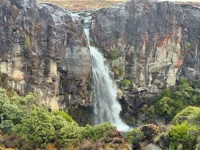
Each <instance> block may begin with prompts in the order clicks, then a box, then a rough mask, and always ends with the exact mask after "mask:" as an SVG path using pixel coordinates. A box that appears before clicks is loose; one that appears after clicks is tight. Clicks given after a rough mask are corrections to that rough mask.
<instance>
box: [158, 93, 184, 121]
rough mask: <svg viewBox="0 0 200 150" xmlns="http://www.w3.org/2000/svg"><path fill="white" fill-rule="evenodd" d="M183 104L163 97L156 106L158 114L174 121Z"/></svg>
mask: <svg viewBox="0 0 200 150" xmlns="http://www.w3.org/2000/svg"><path fill="white" fill-rule="evenodd" d="M181 105H182V104H181V102H180V101H175V100H174V99H171V98H169V97H163V98H162V99H160V100H159V101H158V103H157V104H156V106H155V107H156V108H157V109H156V113H157V114H159V115H162V116H164V117H166V119H170V120H171V119H172V118H173V117H174V116H175V115H176V113H177V112H179V111H180V110H181Z"/></svg>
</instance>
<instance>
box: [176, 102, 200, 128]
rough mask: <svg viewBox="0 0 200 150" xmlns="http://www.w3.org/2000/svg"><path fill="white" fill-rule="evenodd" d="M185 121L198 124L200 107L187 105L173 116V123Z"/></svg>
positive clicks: (199, 122)
mask: <svg viewBox="0 0 200 150" xmlns="http://www.w3.org/2000/svg"><path fill="white" fill-rule="evenodd" d="M185 120H186V121H187V122H189V123H190V124H192V125H196V126H197V125H199V124H200V108H199V107H192V106H189V107H187V108H185V109H184V110H182V111H181V112H179V113H178V114H176V116H175V117H174V118H173V123H174V124H176V123H182V122H183V121H185Z"/></svg>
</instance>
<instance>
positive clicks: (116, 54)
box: [108, 48, 120, 60]
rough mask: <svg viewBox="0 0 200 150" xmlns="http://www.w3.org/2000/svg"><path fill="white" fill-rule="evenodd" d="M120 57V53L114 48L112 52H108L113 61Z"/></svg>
mask: <svg viewBox="0 0 200 150" xmlns="http://www.w3.org/2000/svg"><path fill="white" fill-rule="evenodd" d="M119 56H120V53H119V51H118V50H117V49H115V48H112V49H111V50H109V52H108V58H109V59H111V60H115V59H117V58H118V57H119Z"/></svg>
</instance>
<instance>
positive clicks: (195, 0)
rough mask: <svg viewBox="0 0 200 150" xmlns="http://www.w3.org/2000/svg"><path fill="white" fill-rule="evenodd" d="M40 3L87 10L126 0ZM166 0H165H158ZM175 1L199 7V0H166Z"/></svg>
mask: <svg viewBox="0 0 200 150" xmlns="http://www.w3.org/2000/svg"><path fill="white" fill-rule="evenodd" d="M37 1H38V2H40V3H52V4H56V5H59V6H61V7H65V8H67V9H69V10H71V11H76V10H88V9H98V8H104V7H109V6H112V5H114V4H117V3H121V2H125V1H127V0H37ZM158 1H166V0H158ZM168 1H174V2H177V3H190V4H192V5H195V6H199V7H200V1H199V0H168Z"/></svg>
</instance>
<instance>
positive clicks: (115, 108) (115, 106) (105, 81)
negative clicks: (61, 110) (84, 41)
mask: <svg viewBox="0 0 200 150" xmlns="http://www.w3.org/2000/svg"><path fill="white" fill-rule="evenodd" d="M84 32H85V34H86V36H87V38H88V44H89V45H88V46H89V49H90V54H91V58H92V74H93V106H94V123H95V124H100V123H103V122H111V123H112V124H113V125H115V126H116V127H117V129H118V130H120V131H127V130H129V127H128V126H127V125H126V124H125V123H124V122H123V121H122V120H121V118H120V111H121V105H120V104H119V102H118V101H117V86H116V84H115V82H114V81H113V80H112V78H111V77H110V75H109V67H108V66H107V65H106V64H105V59H104V57H103V54H102V53H101V52H100V51H99V50H98V49H97V48H96V47H93V46H91V45H90V40H89V28H85V29H84Z"/></svg>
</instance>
